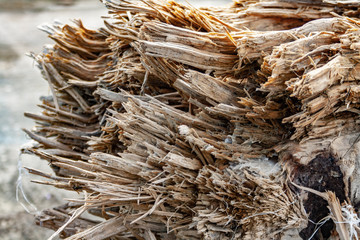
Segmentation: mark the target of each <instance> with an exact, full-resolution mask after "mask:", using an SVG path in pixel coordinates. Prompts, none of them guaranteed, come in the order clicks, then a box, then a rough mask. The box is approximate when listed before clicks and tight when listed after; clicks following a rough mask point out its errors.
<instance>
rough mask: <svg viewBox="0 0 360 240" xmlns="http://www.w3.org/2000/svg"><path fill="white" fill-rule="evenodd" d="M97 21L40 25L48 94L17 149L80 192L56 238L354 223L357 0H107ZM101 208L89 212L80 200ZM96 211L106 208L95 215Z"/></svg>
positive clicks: (335, 235) (189, 235)
mask: <svg viewBox="0 0 360 240" xmlns="http://www.w3.org/2000/svg"><path fill="white" fill-rule="evenodd" d="M103 3H104V4H105V6H106V7H107V8H108V9H109V16H108V18H107V19H106V20H105V27H104V28H101V29H98V30H90V29H87V28H85V27H84V25H83V24H82V22H81V21H80V20H76V21H75V25H74V26H70V25H56V24H55V25H53V26H44V27H43V30H45V31H47V32H48V33H49V37H50V38H51V39H53V40H54V41H55V44H54V45H53V46H52V47H47V48H46V49H45V50H44V52H43V53H41V54H39V55H35V54H34V55H32V56H33V58H34V59H35V60H36V62H37V63H38V66H39V68H40V70H41V72H42V73H43V77H44V79H45V80H47V82H48V84H49V86H50V89H51V92H52V96H50V97H44V98H42V103H41V104H40V105H39V107H41V108H42V109H43V111H42V113H41V114H33V113H25V115H26V116H27V117H29V118H32V119H34V120H35V121H36V128H35V129H34V130H31V131H30V130H24V131H25V132H26V133H27V134H28V135H29V136H30V137H31V138H32V139H34V140H35V141H36V142H37V143H38V144H37V145H35V146H32V147H28V148H26V149H23V152H26V153H32V154H35V155H37V156H39V157H40V158H41V159H44V160H46V161H48V162H49V164H50V166H51V168H52V170H53V171H54V173H55V175H54V174H48V173H43V172H40V171H38V170H36V169H32V168H27V169H28V171H29V172H30V173H32V174H35V175H39V176H41V177H43V178H44V180H43V181H38V180H36V181H35V182H37V183H40V184H47V185H52V186H54V187H57V188H62V189H66V190H69V191H76V192H78V193H79V194H80V195H79V199H72V200H69V201H68V203H66V204H65V205H63V206H58V207H55V208H53V209H49V210H44V211H43V212H42V213H41V214H39V215H38V216H36V221H37V223H38V224H39V225H41V226H44V227H47V228H51V229H54V230H56V232H55V234H54V235H53V236H55V235H57V234H59V235H60V236H61V237H62V238H66V239H146V240H150V239H151V240H152V239H309V238H312V239H327V238H331V239H357V237H358V235H359V234H360V232H359V222H360V221H359V218H358V216H357V213H356V206H357V204H358V203H359V202H360V198H359V197H360V196H359V190H360V189H359V187H358V186H357V183H359V182H358V181H359V180H360V173H359V172H358V169H359V164H360V161H359V159H360V155H359V150H360V144H359V143H358V142H359V141H358V140H359V138H360V125H359V123H360V117H359V116H360V115H359V113H360V85H359V84H358V83H359V81H360V65H359V64H358V63H359V60H360V54H359V53H360V37H359V36H360V21H359V20H358V19H357V18H356V17H359V14H360V8H359V7H360V3H359V2H358V1H356V0H354V1H351V0H347V1H340V0H317V1H310V0H288V1H275V0H272V1H271V0H262V1H259V0H249V1H246V0H235V1H234V2H233V4H232V5H229V6H226V7H220V8H202V9H196V8H194V7H192V6H190V5H182V4H179V3H176V2H174V1H168V2H163V1H155V0H132V1H130V0H103ZM85 212H87V213H90V214H91V215H94V216H97V217H98V218H95V217H88V216H85V215H83V213H85ZM100 219H101V220H100Z"/></svg>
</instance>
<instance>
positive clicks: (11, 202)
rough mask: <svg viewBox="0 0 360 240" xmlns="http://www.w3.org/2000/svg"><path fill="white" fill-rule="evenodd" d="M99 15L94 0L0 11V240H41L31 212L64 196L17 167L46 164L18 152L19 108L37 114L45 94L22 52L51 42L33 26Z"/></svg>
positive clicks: (91, 22)
mask: <svg viewBox="0 0 360 240" xmlns="http://www.w3.org/2000/svg"><path fill="white" fill-rule="evenodd" d="M7 2H10V1H7ZM189 2H190V3H191V4H193V5H194V6H205V5H207V6H210V5H211V6H215V5H219V4H221V3H227V2H230V1H225V0H222V1H204V0H192V1H190V0H189ZM105 14H106V9H105V8H104V7H103V6H102V4H101V3H100V2H99V1H98V0H88V1H79V2H77V3H76V4H75V5H73V6H68V7H66V6H49V5H48V6H44V7H42V8H41V9H36V11H34V10H33V11H23V10H22V11H14V10H11V11H4V9H0V240H10V239H11V240H16V239H27V240H32V239H34V240H35V239H36V240H37V239H46V238H47V237H49V236H50V235H51V233H52V231H50V230H46V229H43V228H40V227H37V226H36V225H35V224H34V223H33V216H32V214H34V213H36V212H37V211H40V210H41V209H44V208H48V207H51V206H56V205H59V204H61V203H63V202H64V200H63V199H64V198H65V197H68V196H70V195H69V194H68V193H66V192H62V191H60V190H57V189H54V188H51V187H47V186H43V185H36V184H33V183H31V182H30V179H34V177H33V176H29V175H28V174H27V173H26V172H25V171H24V170H23V169H22V166H31V167H32V168H35V169H42V170H45V171H47V172H50V169H49V168H48V166H47V164H46V162H43V161H41V160H39V159H38V158H35V157H32V156H28V155H21V156H20V154H19V149H20V147H21V146H22V145H23V144H26V143H27V142H29V141H30V140H29V139H28V138H27V137H26V136H25V134H24V133H23V132H22V130H21V128H32V126H33V125H34V123H33V122H32V121H31V120H29V119H26V118H24V117H23V112H25V111H28V112H39V109H38V108H36V104H38V103H39V97H40V96H41V95H48V94H49V89H48V86H47V83H46V82H45V81H44V80H42V78H41V75H40V73H39V71H38V70H37V69H36V67H35V64H34V62H33V60H32V59H31V58H29V57H27V56H25V53H28V52H31V51H32V52H35V53H39V52H41V49H42V46H43V45H44V44H49V43H51V41H50V40H49V39H47V37H46V34H45V33H43V32H41V31H39V30H37V28H36V27H37V26H38V25H40V24H42V23H44V22H49V23H51V22H52V21H53V20H55V19H56V20H59V21H61V22H63V23H69V22H70V21H69V19H74V18H81V19H82V20H83V22H84V24H85V26H87V27H90V28H94V27H99V26H101V25H102V20H101V19H100V17H101V16H103V15H105ZM19 173H21V174H19ZM19 176H20V177H19ZM17 186H18V187H17ZM17 190H18V191H17ZM22 191H23V192H24V194H22ZM17 192H18V194H16V193H17ZM72 196H73V195H72ZM25 197H26V198H27V199H28V202H27V201H26V199H25ZM17 198H18V200H19V201H17ZM28 212H29V213H28Z"/></svg>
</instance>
